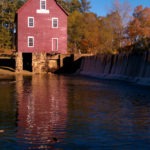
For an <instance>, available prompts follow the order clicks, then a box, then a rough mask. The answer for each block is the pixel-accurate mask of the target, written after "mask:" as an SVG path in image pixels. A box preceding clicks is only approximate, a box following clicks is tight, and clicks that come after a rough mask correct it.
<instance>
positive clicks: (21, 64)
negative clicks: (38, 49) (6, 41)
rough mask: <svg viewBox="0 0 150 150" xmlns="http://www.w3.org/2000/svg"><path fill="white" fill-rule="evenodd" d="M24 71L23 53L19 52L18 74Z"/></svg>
mask: <svg viewBox="0 0 150 150" xmlns="http://www.w3.org/2000/svg"><path fill="white" fill-rule="evenodd" d="M22 71H23V58H22V53H21V52H18V53H16V72H17V73H20V72H22Z"/></svg>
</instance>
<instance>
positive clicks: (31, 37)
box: [28, 36, 34, 47]
mask: <svg viewBox="0 0 150 150" xmlns="http://www.w3.org/2000/svg"><path fill="white" fill-rule="evenodd" d="M30 39H32V45H30ZM28 47H34V36H28Z"/></svg>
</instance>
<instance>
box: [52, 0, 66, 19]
mask: <svg viewBox="0 0 150 150" xmlns="http://www.w3.org/2000/svg"><path fill="white" fill-rule="evenodd" d="M55 2H56V4H57V5H58V6H59V7H60V8H61V9H62V11H63V12H64V13H65V14H66V15H67V16H68V15H69V14H68V12H67V11H66V10H65V9H64V8H63V7H62V6H61V5H60V4H59V3H58V2H57V0H55Z"/></svg>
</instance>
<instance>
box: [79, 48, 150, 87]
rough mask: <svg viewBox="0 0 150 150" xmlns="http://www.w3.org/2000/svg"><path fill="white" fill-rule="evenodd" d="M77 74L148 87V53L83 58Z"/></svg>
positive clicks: (149, 83) (149, 66)
mask: <svg viewBox="0 0 150 150" xmlns="http://www.w3.org/2000/svg"><path fill="white" fill-rule="evenodd" d="M78 73H79V74H82V75H87V76H91V77H96V78H102V79H104V78H105V79H117V80H126V81H130V82H136V83H138V84H144V85H150V51H149V52H148V51H147V52H144V53H142V54H139V53H134V54H115V55H112V54H99V55H95V56H87V57H83V58H82V61H81V66H80V69H79V70H78Z"/></svg>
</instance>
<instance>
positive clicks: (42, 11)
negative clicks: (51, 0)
mask: <svg viewBox="0 0 150 150" xmlns="http://www.w3.org/2000/svg"><path fill="white" fill-rule="evenodd" d="M36 13H39V14H49V10H47V9H46V0H40V9H37V10H36Z"/></svg>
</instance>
